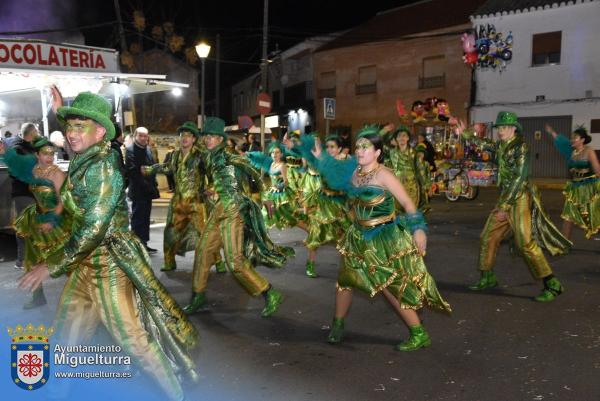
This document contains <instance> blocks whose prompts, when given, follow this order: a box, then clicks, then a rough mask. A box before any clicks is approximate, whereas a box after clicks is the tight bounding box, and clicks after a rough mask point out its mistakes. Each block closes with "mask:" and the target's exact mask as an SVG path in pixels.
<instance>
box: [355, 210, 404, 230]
mask: <svg viewBox="0 0 600 401" xmlns="http://www.w3.org/2000/svg"><path fill="white" fill-rule="evenodd" d="M395 218H396V212H392V213H391V214H388V215H387V216H381V217H376V218H374V219H369V220H359V219H356V222H357V223H358V224H360V225H361V226H363V227H376V226H378V225H381V224H384V223H388V222H390V221H393V220H394V219H395Z"/></svg>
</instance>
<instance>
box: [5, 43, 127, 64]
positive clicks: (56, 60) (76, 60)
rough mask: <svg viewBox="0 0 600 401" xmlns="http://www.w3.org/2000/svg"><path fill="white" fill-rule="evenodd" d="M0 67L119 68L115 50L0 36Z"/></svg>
mask: <svg viewBox="0 0 600 401" xmlns="http://www.w3.org/2000/svg"><path fill="white" fill-rule="evenodd" d="M0 68H23V69H48V70H67V71H94V72H119V65H118V52H117V51H115V50H109V49H98V48H94V47H87V46H77V45H67V44H57V43H48V42H41V41H35V40H6V39H3V40H0Z"/></svg>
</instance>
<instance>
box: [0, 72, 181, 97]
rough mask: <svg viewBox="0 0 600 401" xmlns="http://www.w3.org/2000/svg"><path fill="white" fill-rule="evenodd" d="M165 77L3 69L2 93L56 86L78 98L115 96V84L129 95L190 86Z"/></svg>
mask: <svg viewBox="0 0 600 401" xmlns="http://www.w3.org/2000/svg"><path fill="white" fill-rule="evenodd" d="M165 78H166V75H155V74H127V73H99V72H78V71H62V70H23V69H16V68H0V93H2V92H14V91H19V90H24V89H30V88H38V89H41V88H44V87H47V86H50V85H56V86H57V87H58V89H59V90H60V91H61V93H62V94H63V96H64V97H74V96H76V95H77V94H78V93H79V92H83V91H86V90H87V91H90V92H92V93H100V94H103V95H105V96H111V97H112V96H113V93H114V90H115V85H119V87H120V90H121V91H122V92H121V93H122V94H128V95H136V94H140V93H151V92H161V91H169V90H172V89H173V88H182V89H185V88H188V87H189V85H188V84H183V83H178V82H170V81H165ZM123 91H124V92H123Z"/></svg>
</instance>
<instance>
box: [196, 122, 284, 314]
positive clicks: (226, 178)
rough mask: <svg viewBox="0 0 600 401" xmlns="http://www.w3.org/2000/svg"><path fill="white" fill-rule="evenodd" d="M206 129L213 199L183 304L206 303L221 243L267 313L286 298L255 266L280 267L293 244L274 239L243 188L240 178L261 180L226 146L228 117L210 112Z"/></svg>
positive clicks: (233, 268) (239, 278) (239, 276)
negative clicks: (210, 274) (280, 243)
mask: <svg viewBox="0 0 600 401" xmlns="http://www.w3.org/2000/svg"><path fill="white" fill-rule="evenodd" d="M203 134H204V140H205V145H206V149H207V151H206V154H205V155H204V164H205V171H206V175H207V179H208V181H209V183H210V185H209V188H208V189H207V191H206V192H207V194H208V195H209V197H210V198H211V199H212V201H213V202H214V204H213V206H212V207H211V208H210V210H209V216H208V220H207V221H206V226H205V228H204V230H203V232H202V235H201V236H200V241H199V242H198V245H197V247H196V254H195V257H194V271H193V274H192V291H193V293H192V299H191V302H190V304H189V305H188V306H186V307H185V308H184V310H185V312H186V313H194V312H197V311H198V310H200V309H201V308H202V307H203V305H204V304H205V303H206V294H205V290H206V285H207V282H208V272H209V269H210V266H212V264H213V263H214V262H215V261H216V258H217V255H218V253H219V251H220V249H221V248H223V250H224V254H225V261H226V263H227V267H228V268H229V270H230V271H231V272H232V273H233V276H234V277H235V279H236V280H237V281H238V282H239V283H240V284H241V285H242V286H243V287H244V289H245V290H246V291H247V292H248V293H249V294H250V295H252V296H258V295H260V294H262V295H263V297H264V299H265V307H264V309H263V310H262V316H263V317H268V316H270V315H272V314H273V313H274V312H275V311H276V310H277V308H278V307H279V305H280V304H281V303H282V302H283V296H282V295H281V294H280V293H279V291H276V290H275V289H274V288H273V287H272V286H271V285H270V284H269V282H268V281H267V280H266V279H265V278H264V277H262V276H261V275H260V274H259V273H258V272H257V271H256V270H255V265H256V264H259V263H260V264H263V265H266V266H269V267H282V266H283V265H284V263H285V261H286V257H287V256H289V255H291V254H293V250H292V249H291V248H285V247H279V246H276V245H274V244H273V242H272V241H271V239H270V238H269V236H268V234H267V229H266V227H265V224H264V220H263V217H262V214H261V211H260V207H259V206H258V204H256V203H255V202H254V201H253V200H251V199H250V198H249V197H248V196H247V194H246V192H245V191H244V189H243V185H242V182H243V181H244V180H249V179H255V180H257V181H259V180H260V175H259V173H258V171H256V169H254V168H253V167H252V166H251V165H250V162H249V161H248V159H246V158H245V157H241V156H238V155H234V154H231V153H229V152H227V151H226V150H225V143H224V141H225V139H226V134H225V122H224V121H223V120H221V119H220V118H216V117H209V118H207V119H206V123H205V126H204V130H203Z"/></svg>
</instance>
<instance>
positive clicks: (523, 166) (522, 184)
mask: <svg viewBox="0 0 600 401" xmlns="http://www.w3.org/2000/svg"><path fill="white" fill-rule="evenodd" d="M514 152H515V153H514V155H512V157H510V160H506V158H504V157H501V158H499V160H498V161H499V164H500V165H499V172H498V174H499V175H500V179H499V181H500V183H501V190H502V192H501V193H500V199H498V205H497V206H498V208H499V209H501V210H504V211H508V210H510V208H512V206H513V205H514V204H515V203H516V201H517V198H518V197H519V196H521V195H522V194H523V191H525V189H526V185H527V181H528V179H529V149H528V148H527V144H526V143H525V142H522V143H521V144H520V145H519V146H518V147H517V148H516V149H515V151H514Z"/></svg>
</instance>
